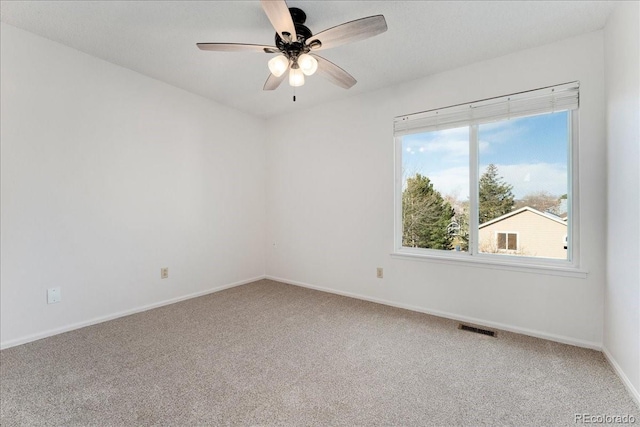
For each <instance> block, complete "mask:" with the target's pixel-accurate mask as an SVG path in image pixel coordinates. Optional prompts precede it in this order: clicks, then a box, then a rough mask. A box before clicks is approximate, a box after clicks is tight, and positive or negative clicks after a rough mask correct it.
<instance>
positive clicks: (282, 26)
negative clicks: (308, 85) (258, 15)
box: [197, 0, 387, 99]
mask: <svg viewBox="0 0 640 427" xmlns="http://www.w3.org/2000/svg"><path fill="white" fill-rule="evenodd" d="M260 3H261V4H262V9H263V10H264V12H265V14H266V15H267V17H268V18H269V21H270V22H271V25H273V28H274V29H275V30H276V35H275V46H263V45H255V44H243V43H198V44H197V46H198V48H199V49H201V50H211V51H219V52H264V53H278V55H277V56H275V57H273V58H271V59H270V60H269V61H268V62H267V66H268V68H269V71H270V72H271V74H270V75H269V77H268V78H267V81H266V82H265V84H264V87H263V89H264V90H274V89H277V88H278V86H280V84H281V83H282V81H283V80H284V78H285V74H284V73H285V72H286V71H287V70H289V85H291V86H293V87H299V86H302V85H304V80H305V76H311V75H313V74H314V73H315V72H316V71H317V72H318V74H319V75H321V76H323V77H325V78H326V79H328V80H329V81H330V82H331V83H333V84H336V85H338V86H340V87H342V88H345V89H349V88H350V87H352V86H353V85H354V84H356V79H354V78H353V76H351V75H350V74H349V73H347V72H346V71H345V70H343V69H342V68H340V67H338V66H337V65H336V64H334V63H333V62H331V61H329V60H327V59H325V58H323V57H321V56H319V55H317V54H316V53H315V51H319V50H323V49H328V48H331V47H336V46H340V45H343V44H346V43H351V42H355V41H358V40H363V39H366V38H369V37H373V36H375V35H377V34H380V33H383V32H385V31H386V30H387V23H386V21H385V19H384V16H382V15H374V16H369V17H366V18H361V19H357V20H355V21H350V22H346V23H344V24H341V25H337V26H335V27H332V28H329V29H327V30H324V31H321V32H319V33H318V34H316V35H313V33H312V32H311V30H309V28H307V27H306V26H305V25H304V23H305V21H306V19H307V15H306V13H304V11H302V10H301V9H299V8H297V7H292V8H289V7H288V6H287V3H286V1H285V0H261V1H260ZM294 99H295V98H294Z"/></svg>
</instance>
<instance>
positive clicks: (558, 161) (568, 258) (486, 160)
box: [394, 82, 579, 268]
mask: <svg viewBox="0 0 640 427" xmlns="http://www.w3.org/2000/svg"><path fill="white" fill-rule="evenodd" d="M578 103H579V84H578V83H577V82H573V83H568V84H563V85H559V86H554V87H549V88H543V89H536V90H532V91H528V92H523V93H518V94H513V95H508V96H503V97H499V98H492V99H488V100H483V101H478V102H473V103H470V104H464V105H457V106H453V107H448V108H443V109H438V110H432V111H427V112H424V113H417V114H411V115H407V116H402V117H397V118H396V119H395V121H394V136H395V144H396V199H395V200H396V226H395V236H396V237H395V239H396V248H395V253H397V254H401V255H402V254H408V255H414V256H415V255H418V256H436V257H440V258H442V257H448V258H453V259H459V260H470V259H473V260H475V261H480V260H481V261H482V262H489V263H492V262H493V263H496V262H497V263H515V264H523V265H526V264H532V265H536V266H543V267H544V266H555V267H560V268H562V267H567V268H575V267H577V265H578V264H577V259H578V257H577V255H578V247H577V246H578V245H577V238H576V236H577V226H578V215H577V209H576V207H577V202H576V195H577V184H578V183H577V178H576V177H577V160H575V159H577V131H576V130H577V120H578Z"/></svg>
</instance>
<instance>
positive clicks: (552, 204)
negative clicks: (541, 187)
mask: <svg viewBox="0 0 640 427" xmlns="http://www.w3.org/2000/svg"><path fill="white" fill-rule="evenodd" d="M563 198H564V199H566V198H567V197H566V195H563V196H561V197H557V196H554V195H552V194H550V193H548V192H546V191H536V192H533V193H529V194H527V195H526V196H524V197H523V198H522V199H520V200H518V201H517V202H516V204H515V206H514V209H520V208H522V207H524V206H529V207H531V208H534V209H537V210H539V211H540V212H551V213H552V214H555V215H561V214H562V213H563V212H561V209H560V206H561V202H562V199H563Z"/></svg>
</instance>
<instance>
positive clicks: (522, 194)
mask: <svg viewBox="0 0 640 427" xmlns="http://www.w3.org/2000/svg"><path fill="white" fill-rule="evenodd" d="M569 118H570V116H569V112H566V111H564V112H559V113H550V114H541V115H537V116H530V117H523V118H518V119H512V120H502V121H498V122H494V123H488V124H484V125H480V126H479V127H478V150H479V153H478V161H479V174H480V182H479V194H478V222H479V230H478V236H479V242H478V249H479V251H480V252H485V253H495V250H494V249H493V248H495V246H492V244H491V243H492V242H491V239H492V238H493V236H495V233H496V231H497V230H496V229H502V230H505V229H507V230H513V231H514V234H511V233H509V234H508V236H507V239H508V241H507V242H505V243H506V246H507V248H508V249H509V251H513V252H502V253H501V254H502V255H504V256H529V257H542V258H559V259H567V249H565V247H564V246H565V245H564V237H565V236H566V235H567V230H568V227H567V226H568V215H567V213H568V209H567V206H568V203H567V201H568V193H569V191H568V189H569V184H568V161H569V159H568V153H569V149H568V148H569ZM518 240H519V242H518ZM500 247H501V246H500V244H499V242H498V248H500Z"/></svg>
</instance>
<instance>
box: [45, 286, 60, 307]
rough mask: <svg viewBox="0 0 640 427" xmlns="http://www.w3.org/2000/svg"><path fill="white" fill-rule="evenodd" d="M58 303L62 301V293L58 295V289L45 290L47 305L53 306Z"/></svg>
mask: <svg viewBox="0 0 640 427" xmlns="http://www.w3.org/2000/svg"><path fill="white" fill-rule="evenodd" d="M60 301H62V293H60V288H49V289H47V304H55V303H57V302H60Z"/></svg>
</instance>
